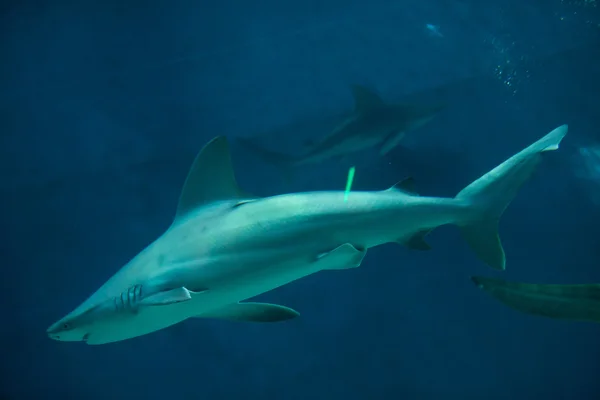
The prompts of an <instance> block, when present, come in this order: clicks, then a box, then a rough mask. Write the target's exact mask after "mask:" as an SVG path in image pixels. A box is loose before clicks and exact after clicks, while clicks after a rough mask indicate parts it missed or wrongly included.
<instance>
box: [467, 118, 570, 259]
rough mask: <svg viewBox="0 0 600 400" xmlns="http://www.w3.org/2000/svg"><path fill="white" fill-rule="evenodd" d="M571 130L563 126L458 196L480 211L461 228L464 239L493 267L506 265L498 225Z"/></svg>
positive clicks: (480, 257) (484, 176)
mask: <svg viewBox="0 0 600 400" xmlns="http://www.w3.org/2000/svg"><path fill="white" fill-rule="evenodd" d="M567 131H568V125H562V126H559V127H558V128H556V129H554V130H553V131H552V132H550V133H549V134H547V135H546V136H544V137H543V138H541V139H540V140H538V141H537V142H535V143H533V144H532V145H531V146H529V147H527V148H526V149H524V150H522V151H521V152H519V153H517V154H515V155H514V156H512V157H511V158H509V159H508V160H506V161H504V162H503V163H502V164H500V165H498V166H497V167H496V168H494V169H493V170H491V171H490V172H488V173H487V174H485V175H483V176H482V177H481V178H479V179H477V180H476V181H474V182H473V183H471V184H470V185H469V186H467V187H466V188H464V189H463V190H462V191H461V192H460V193H458V195H457V196H456V198H457V199H462V200H465V201H467V202H469V203H470V204H472V205H473V206H474V207H475V210H476V213H475V215H474V218H471V219H470V220H469V222H468V223H466V224H464V225H461V226H460V229H461V233H462V236H463V237H464V239H465V240H466V241H467V243H468V244H469V246H470V247H471V249H473V251H474V252H475V254H476V255H477V257H479V259H481V260H482V261H483V262H485V263H486V264H488V265H489V266H491V267H492V268H495V269H499V270H503V269H505V265H506V258H505V255H504V249H503V248H502V243H501V242H500V237H499V236H498V222H499V220H500V217H501V215H502V213H503V212H504V210H505V209H506V207H507V206H508V205H509V204H510V202H511V201H512V199H513V198H514V197H515V195H516V194H517V192H518V191H519V189H520V188H521V186H522V185H523V184H524V183H525V182H526V181H527V180H528V179H529V178H530V177H531V175H532V174H533V173H534V172H535V170H536V167H537V166H538V164H539V163H540V162H541V159H542V154H543V153H545V152H547V151H552V150H557V149H558V146H559V144H560V141H561V140H562V139H563V138H564V137H565V135H566V134H567Z"/></svg>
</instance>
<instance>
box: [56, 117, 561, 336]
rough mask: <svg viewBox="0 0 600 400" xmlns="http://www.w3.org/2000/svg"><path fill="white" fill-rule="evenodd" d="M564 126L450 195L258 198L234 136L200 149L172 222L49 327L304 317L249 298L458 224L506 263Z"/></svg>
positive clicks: (62, 331) (420, 244)
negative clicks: (513, 229)
mask: <svg viewBox="0 0 600 400" xmlns="http://www.w3.org/2000/svg"><path fill="white" fill-rule="evenodd" d="M567 131H568V127H567V125H562V126H560V127H558V128H556V129H555V130H553V131H552V132H550V133H549V134H547V135H546V136H544V137H543V138H541V139H540V140H538V141H536V142H535V143H533V144H531V145H530V146H529V147H527V148H525V149H523V150H522V151H520V152H519V153H517V154H515V155H513V156H512V157H510V158H509V159H507V160H506V161H504V162H503V163H501V164H500V165H498V166H497V167H496V168H494V169H492V170H491V171H490V172H488V173H486V174H484V175H483V176H481V177H480V178H478V179H476V180H475V181H473V182H472V183H471V184H469V185H468V186H466V187H465V188H464V189H463V190H461V191H460V192H459V193H458V194H457V195H456V196H455V197H453V198H442V197H426V196H420V195H419V194H418V193H417V192H416V191H415V189H414V182H413V181H412V179H410V178H407V179H404V180H402V181H400V182H398V183H396V184H395V185H393V186H392V187H390V188H388V189H386V190H379V191H356V192H351V193H350V194H349V195H348V196H347V197H346V194H347V193H346V192H344V191H321V192H303V193H289V194H282V195H276V196H270V197H257V196H253V195H251V194H248V193H246V192H245V191H243V190H242V189H241V188H240V187H239V186H238V184H237V182H236V178H235V174H234V169H233V163H232V160H231V155H230V147H229V142H228V140H227V138H226V137H224V136H218V137H216V138H214V139H213V140H211V141H210V142H209V143H208V144H206V145H205V147H204V148H203V149H202V150H201V151H200V152H199V154H198V155H197V156H196V158H195V160H194V162H193V163H192V166H191V168H190V170H189V173H188V176H187V178H186V180H185V182H184V185H183V188H182V191H181V194H180V197H179V201H178V204H177V208H176V212H175V217H174V219H173V221H172V224H171V225H170V226H169V227H168V228H167V229H166V231H164V232H163V233H162V234H161V235H160V236H159V237H158V238H157V239H156V240H155V241H153V242H152V243H150V244H149V245H148V246H147V247H146V248H145V249H143V250H142V251H141V252H140V253H138V254H137V255H136V256H135V257H134V258H132V259H131V260H130V261H129V262H128V263H127V264H125V265H124V266H123V267H122V268H121V269H120V270H119V271H117V272H116V273H115V274H114V275H113V276H112V277H111V278H110V279H108V281H106V282H105V283H104V284H103V285H102V286H101V287H100V288H99V289H98V290H97V291H96V292H94V293H93V294H92V295H91V296H90V297H88V298H87V299H86V300H85V301H83V303H81V304H80V305H79V306H78V307H76V308H75V309H74V310H73V311H72V312H70V313H69V314H67V315H66V316H65V317H63V318H61V319H60V320H58V321H56V322H55V323H54V324H52V325H51V326H50V327H49V328H48V329H47V335H48V337H49V338H51V339H54V340H58V341H65V342H73V341H76V342H81V341H83V342H85V343H87V344H89V345H100V344H106V343H112V342H118V341H122V340H127V339H131V338H134V337H139V336H142V335H146V334H149V333H152V332H155V331H158V330H161V329H164V328H167V327H169V326H171V325H174V324H177V323H180V322H182V321H185V320H187V319H190V318H216V319H221V320H230V321H247V322H279V321H286V320H290V319H294V318H296V317H298V315H299V313H298V312H297V311H296V310H294V309H291V308H289V307H286V306H283V305H278V304H271V303H260V302H253V301H249V300H250V299H251V298H253V297H255V296H257V295H260V294H263V293H266V292H269V291H271V290H273V289H275V288H278V287H280V286H283V285H286V284H289V283H291V282H293V281H295V280H298V279H301V278H303V277H306V276H309V275H312V274H315V273H317V272H320V271H336V270H337V271H339V270H347V269H353V268H357V267H359V266H360V265H361V263H362V261H363V259H364V258H365V256H366V254H367V251H368V249H370V248H372V247H375V246H379V245H383V244H385V243H398V244H401V245H404V246H407V247H408V248H410V249H415V250H422V251H424V250H428V249H430V246H429V244H428V243H427V241H426V235H427V234H428V233H429V232H430V231H431V230H433V229H435V228H436V227H438V226H441V225H448V224H452V225H456V226H458V227H459V229H460V231H461V233H462V236H463V238H464V239H465V240H466V242H467V244H468V245H469V246H470V248H471V249H472V250H473V251H474V253H475V255H476V256H477V257H478V258H479V259H480V260H481V261H482V262H484V263H486V264H487V265H489V266H491V267H492V268H495V269H498V270H504V269H505V264H506V257H505V253H504V249H503V247H502V243H501V241H500V238H499V234H498V224H499V219H500V216H501V215H502V214H503V212H504V210H505V208H506V207H508V205H509V203H510V202H511V201H512V199H513V198H514V197H515V196H516V194H517V192H518V190H519V188H520V187H521V186H522V185H523V184H524V183H525V182H526V181H527V180H529V178H530V177H531V175H532V174H533V172H534V171H535V170H536V169H537V166H538V164H539V163H540V162H541V160H542V158H543V157H542V156H543V155H544V154H546V153H547V152H549V151H553V150H556V149H558V147H559V144H560V142H561V140H562V139H563V137H564V136H565V135H566V134H567Z"/></svg>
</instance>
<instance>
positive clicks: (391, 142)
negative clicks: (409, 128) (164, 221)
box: [379, 132, 405, 156]
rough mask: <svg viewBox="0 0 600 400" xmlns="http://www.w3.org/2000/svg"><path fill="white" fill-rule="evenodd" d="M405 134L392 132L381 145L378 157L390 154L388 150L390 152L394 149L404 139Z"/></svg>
mask: <svg viewBox="0 0 600 400" xmlns="http://www.w3.org/2000/svg"><path fill="white" fill-rule="evenodd" d="M404 135H405V132H394V133H391V134H390V135H389V136H388V137H387V138H386V139H385V140H384V141H383V144H382V145H381V148H380V149H379V155H380V156H385V155H386V154H387V153H389V152H390V150H392V149H393V148H394V147H396V146H398V144H399V143H400V141H401V140H402V139H403V138H404Z"/></svg>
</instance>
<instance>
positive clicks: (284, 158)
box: [237, 85, 444, 168]
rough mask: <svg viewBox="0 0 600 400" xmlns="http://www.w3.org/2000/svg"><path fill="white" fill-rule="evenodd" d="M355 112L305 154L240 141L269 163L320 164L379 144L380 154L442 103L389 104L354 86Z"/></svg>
mask: <svg viewBox="0 0 600 400" xmlns="http://www.w3.org/2000/svg"><path fill="white" fill-rule="evenodd" d="M352 92H353V96H354V102H355V106H354V111H353V112H352V114H350V115H348V116H347V117H345V118H344V119H343V120H342V121H341V122H340V123H339V124H338V125H337V126H336V127H335V128H334V129H333V130H332V131H331V132H330V133H329V134H328V135H326V136H325V137H323V138H321V139H319V140H318V141H317V142H315V143H311V147H310V149H308V151H306V152H305V153H304V154H301V155H297V156H293V155H287V154H283V153H278V152H275V151H271V150H268V149H266V148H264V147H262V146H260V145H258V144H257V143H256V142H255V141H253V140H251V139H246V138H238V139H237V140H238V142H239V143H240V144H241V145H242V146H244V147H245V148H248V149H250V150H252V151H253V152H255V153H256V154H257V155H259V156H260V157H261V158H263V159H264V160H265V161H267V162H271V163H274V164H277V165H279V166H281V167H285V168H289V167H294V166H300V165H306V164H315V163H320V162H323V161H326V160H329V159H332V158H339V157H344V156H347V155H349V154H352V153H355V152H358V151H362V150H365V149H369V148H372V147H375V146H379V153H380V155H385V154H387V153H388V152H389V151H390V150H392V149H393V148H394V147H396V146H397V145H398V144H399V143H400V141H401V140H402V139H403V138H404V136H405V135H406V133H407V132H409V131H412V130H415V129H417V128H419V127H421V126H423V125H425V124H426V123H428V122H429V121H431V119H433V118H434V117H435V116H436V115H437V114H438V113H439V112H440V111H441V110H442V109H443V108H444V105H442V104H435V105H417V104H408V103H404V104H386V103H385V102H384V101H383V100H382V99H381V98H380V97H379V96H378V95H377V94H375V93H374V92H372V91H370V90H368V89H367V88H365V87H362V86H358V85H355V86H353V87H352Z"/></svg>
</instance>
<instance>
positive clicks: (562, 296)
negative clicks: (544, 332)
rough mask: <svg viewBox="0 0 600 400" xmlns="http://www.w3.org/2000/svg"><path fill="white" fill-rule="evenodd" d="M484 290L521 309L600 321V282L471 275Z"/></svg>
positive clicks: (543, 315)
mask: <svg viewBox="0 0 600 400" xmlns="http://www.w3.org/2000/svg"><path fill="white" fill-rule="evenodd" d="M471 280H472V281H473V282H474V283H475V284H476V285H477V286H479V287H480V288H481V289H482V290H484V291H486V292H487V293H489V294H490V295H491V296H492V297H494V298H495V299H497V300H499V301H500V302H501V303H503V304H505V305H507V306H509V307H510V308H512V309H514V310H517V311H520V312H522V313H526V314H531V315H537V316H540V317H547V318H553V319H562V320H569V321H588V322H596V323H600V284H598V283H590V284H576V285H549V284H536V283H525V282H510V281H505V280H503V279H498V278H487V277H482V276H474V277H471Z"/></svg>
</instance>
